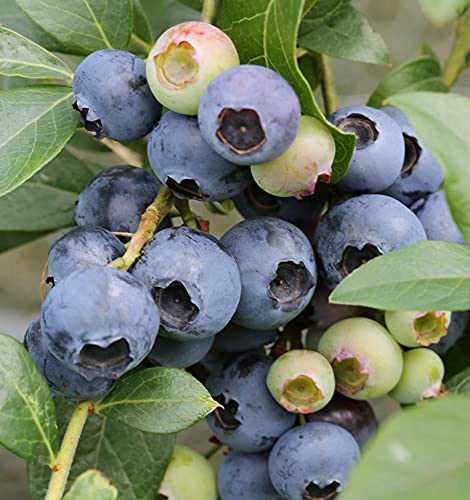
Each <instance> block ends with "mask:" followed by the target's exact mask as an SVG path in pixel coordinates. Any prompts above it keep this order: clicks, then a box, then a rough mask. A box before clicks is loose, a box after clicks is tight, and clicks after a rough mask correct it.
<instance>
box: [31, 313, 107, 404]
mask: <svg viewBox="0 0 470 500" xmlns="http://www.w3.org/2000/svg"><path fill="white" fill-rule="evenodd" d="M23 343H24V346H25V348H26V350H27V351H28V352H29V354H30V355H31V357H32V358H33V361H34V363H35V364H36V366H37V367H38V368H39V371H40V372H41V373H42V375H43V377H44V378H45V379H46V380H47V383H48V384H49V386H50V388H51V391H52V394H53V395H54V396H64V397H66V398H68V399H73V400H86V399H98V398H100V397H101V396H103V395H104V394H106V393H107V392H108V391H109V390H110V389H111V386H112V385H113V380H112V379H106V378H95V379H94V380H92V381H88V380H87V379H86V378H85V377H82V376H81V375H80V374H78V373H76V372H74V371H72V370H69V369H68V368H67V367H66V366H64V365H63V364H62V363H60V362H59V361H57V359H56V358H54V356H53V355H52V354H51V353H50V352H49V351H48V349H47V347H46V345H45V339H44V335H43V334H42V332H41V321H40V318H36V319H35V320H34V321H33V322H32V323H31V325H29V327H28V330H27V331H26V334H25V337H24V341H23Z"/></svg>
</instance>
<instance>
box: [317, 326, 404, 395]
mask: <svg viewBox="0 0 470 500" xmlns="http://www.w3.org/2000/svg"><path fill="white" fill-rule="evenodd" d="M318 351H319V352H320V353H321V354H323V356H325V357H326V359H328V361H329V362H330V363H331V365H332V366H333V371H334V372H335V379H336V390H337V391H338V392H340V393H341V394H344V395H345V396H347V397H349V398H352V399H371V398H379V397H381V396H385V394H387V393H388V392H390V391H391V390H392V389H393V388H394V387H395V385H396V384H397V383H398V381H399V380H400V376H401V372H402V369H403V355H402V351H401V348H400V346H399V345H398V344H397V343H396V342H395V339H394V338H393V337H392V336H391V335H390V334H389V333H388V332H387V330H386V329H385V328H384V327H383V326H382V325H381V324H380V323H377V322H376V321H373V320H371V319H368V318H349V319H344V320H343V321H339V322H338V323H335V324H334V325H333V326H331V327H330V328H328V330H326V332H325V333H324V334H323V336H322V338H321V339H320V342H319V344H318Z"/></svg>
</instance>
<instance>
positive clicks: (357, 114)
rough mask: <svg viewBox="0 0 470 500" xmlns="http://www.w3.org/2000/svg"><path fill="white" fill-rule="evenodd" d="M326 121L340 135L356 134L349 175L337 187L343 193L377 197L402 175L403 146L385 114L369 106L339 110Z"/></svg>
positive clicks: (399, 135)
mask: <svg viewBox="0 0 470 500" xmlns="http://www.w3.org/2000/svg"><path fill="white" fill-rule="evenodd" d="M328 120H329V121H330V122H331V123H333V125H335V126H336V127H338V128H339V129H340V130H342V131H343V132H353V133H354V134H356V147H355V149H354V153H353V157H352V159H351V163H350V164H349V168H348V171H347V172H346V174H345V175H344V176H343V177H342V178H341V179H340V181H339V182H338V183H337V184H336V187H337V189H338V190H339V191H341V192H345V193H380V192H382V191H384V190H385V189H387V188H388V187H390V186H391V185H392V184H393V183H394V182H395V181H396V180H397V178H398V176H399V175H400V172H401V168H402V164H403V158H404V156H405V144H404V141H403V136H402V133H401V130H400V127H399V126H398V124H397V123H396V122H395V120H393V119H392V118H390V116H388V115H387V114H386V113H383V112H382V111H379V110H378V109H373V108H369V107H368V106H350V107H346V108H342V109H340V110H338V111H336V112H335V113H333V114H332V115H330V116H328Z"/></svg>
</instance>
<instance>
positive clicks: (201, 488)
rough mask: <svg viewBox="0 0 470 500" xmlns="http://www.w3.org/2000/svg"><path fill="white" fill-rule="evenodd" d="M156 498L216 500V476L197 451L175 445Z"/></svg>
mask: <svg viewBox="0 0 470 500" xmlns="http://www.w3.org/2000/svg"><path fill="white" fill-rule="evenodd" d="M159 495H161V496H159ZM157 497H158V498H165V499H168V500H217V482H216V476H215V473H214V471H213V469H212V467H211V464H210V463H209V461H208V460H206V459H205V458H204V457H203V456H202V455H201V454H200V453H198V452H197V451H195V450H193V449H191V448H188V447H187V446H182V445H179V444H177V445H176V446H175V449H174V450H173V455H172V457H171V460H170V463H169V465H168V467H167V469H166V472H165V476H164V477H163V481H162V484H161V485H160V488H159V489H158V494H157Z"/></svg>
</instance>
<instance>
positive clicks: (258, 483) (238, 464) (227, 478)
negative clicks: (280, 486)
mask: <svg viewBox="0 0 470 500" xmlns="http://www.w3.org/2000/svg"><path fill="white" fill-rule="evenodd" d="M268 459H269V452H264V453H242V452H240V451H231V452H230V453H229V454H228V455H227V456H226V457H225V459H224V461H223V462H222V464H221V465H220V467H219V473H218V476H217V482H218V484H219V494H220V497H221V500H240V499H241V498H245V499H247V500H283V498H282V497H281V496H279V495H278V493H277V492H276V490H275V489H274V488H273V485H272V484H271V480H270V479H269V472H268Z"/></svg>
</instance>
